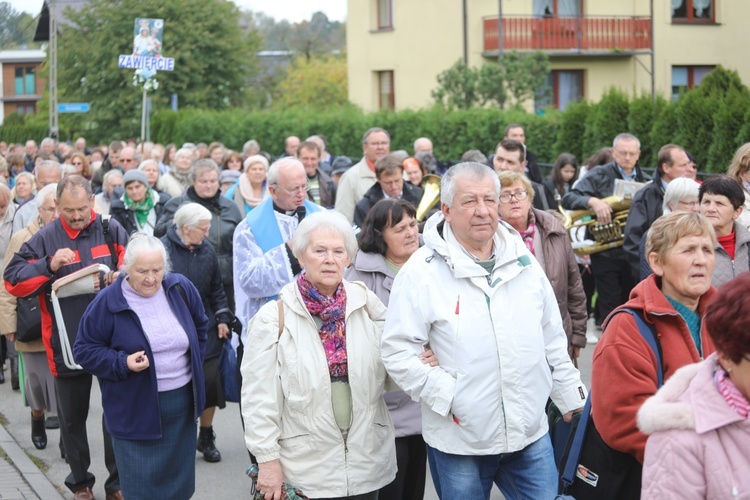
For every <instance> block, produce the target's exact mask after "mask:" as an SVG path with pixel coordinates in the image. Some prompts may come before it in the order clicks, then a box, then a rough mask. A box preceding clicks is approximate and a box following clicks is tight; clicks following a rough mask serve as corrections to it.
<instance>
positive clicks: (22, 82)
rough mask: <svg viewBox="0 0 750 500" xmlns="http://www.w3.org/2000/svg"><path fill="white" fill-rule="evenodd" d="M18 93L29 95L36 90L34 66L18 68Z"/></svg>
mask: <svg viewBox="0 0 750 500" xmlns="http://www.w3.org/2000/svg"><path fill="white" fill-rule="evenodd" d="M15 83H16V95H28V94H34V93H35V92H36V79H35V74H34V68H33V66H32V67H26V68H24V67H20V68H16V82H15Z"/></svg>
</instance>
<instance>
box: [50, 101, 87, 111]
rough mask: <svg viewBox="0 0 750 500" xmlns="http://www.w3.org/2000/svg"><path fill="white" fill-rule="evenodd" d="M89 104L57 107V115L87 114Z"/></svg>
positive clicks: (69, 103) (69, 104)
mask: <svg viewBox="0 0 750 500" xmlns="http://www.w3.org/2000/svg"><path fill="white" fill-rule="evenodd" d="M89 109H91V104H89V103H88V102H68V103H64V104H58V105H57V112H58V113H88V112H89Z"/></svg>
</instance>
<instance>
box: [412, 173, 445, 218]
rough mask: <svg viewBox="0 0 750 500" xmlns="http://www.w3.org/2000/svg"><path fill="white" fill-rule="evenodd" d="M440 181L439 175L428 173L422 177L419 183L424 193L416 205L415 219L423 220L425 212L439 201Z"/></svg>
mask: <svg viewBox="0 0 750 500" xmlns="http://www.w3.org/2000/svg"><path fill="white" fill-rule="evenodd" d="M440 182H441V178H440V176H439V175H432V174H428V175H425V176H424V178H423V179H422V183H421V184H420V185H421V186H422V189H424V194H423V195H422V199H421V200H419V205H418V206H417V220H418V221H419V222H422V221H424V218H425V216H426V215H427V212H429V211H430V210H432V209H433V208H434V207H435V206H436V205H437V204H438V203H440Z"/></svg>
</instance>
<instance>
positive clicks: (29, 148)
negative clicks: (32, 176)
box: [24, 140, 39, 172]
mask: <svg viewBox="0 0 750 500" xmlns="http://www.w3.org/2000/svg"><path fill="white" fill-rule="evenodd" d="M38 150H39V148H38V147H37V145H36V141H32V140H28V141H26V146H25V147H24V168H25V169H26V171H27V172H33V171H34V157H35V156H36V153H37V151H38Z"/></svg>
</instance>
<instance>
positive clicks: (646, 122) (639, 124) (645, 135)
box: [628, 94, 667, 167]
mask: <svg viewBox="0 0 750 500" xmlns="http://www.w3.org/2000/svg"><path fill="white" fill-rule="evenodd" d="M666 105H667V101H666V100H665V99H664V98H663V97H658V98H657V99H656V101H654V100H653V99H652V97H651V96H650V95H647V94H643V95H641V96H640V97H636V98H635V99H633V100H632V101H631V103H630V111H629V113H628V130H629V131H630V133H631V134H633V135H634V136H636V137H637V138H638V139H639V140H640V141H641V159H640V162H639V163H640V165H641V166H642V167H656V163H654V162H652V158H653V157H654V155H655V154H656V152H657V151H659V148H660V147H661V146H662V144H654V143H653V142H651V130H652V129H653V126H654V121H655V120H656V118H657V117H658V116H659V115H660V114H661V111H662V110H663V109H664V107H665V106H666Z"/></svg>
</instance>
